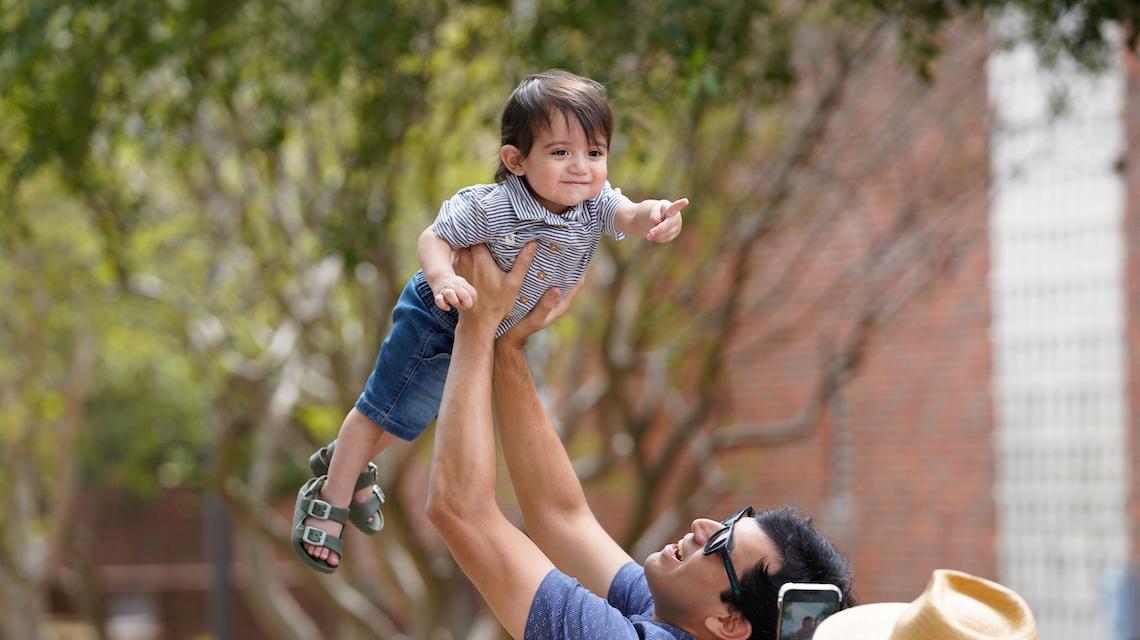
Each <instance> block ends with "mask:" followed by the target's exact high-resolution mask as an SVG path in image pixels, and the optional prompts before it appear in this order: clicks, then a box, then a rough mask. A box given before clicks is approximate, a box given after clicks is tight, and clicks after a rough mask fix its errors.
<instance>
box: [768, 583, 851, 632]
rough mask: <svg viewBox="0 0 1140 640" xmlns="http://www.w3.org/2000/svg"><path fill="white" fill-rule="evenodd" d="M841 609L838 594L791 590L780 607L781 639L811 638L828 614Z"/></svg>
mask: <svg viewBox="0 0 1140 640" xmlns="http://www.w3.org/2000/svg"><path fill="white" fill-rule="evenodd" d="M836 611H839V602H838V594H834V593H832V592H827V591H789V592H787V593H786V594H785V595H784V599H783V601H782V603H781V607H780V637H779V640H810V639H811V638H812V636H814V635H815V630H816V628H818V627H819V624H820V623H821V622H823V620H824V619H825V618H827V616H830V615H831V614H833V613H835V612H836Z"/></svg>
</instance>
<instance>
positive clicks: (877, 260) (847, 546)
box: [728, 26, 996, 601]
mask: <svg viewBox="0 0 1140 640" xmlns="http://www.w3.org/2000/svg"><path fill="white" fill-rule="evenodd" d="M983 33H984V30H983V29H980V28H978V27H977V26H974V27H972V28H970V27H961V28H958V29H955V30H952V31H951V32H950V33H949V34H948V38H947V41H948V43H949V42H952V43H953V46H952V47H948V48H947V50H946V51H945V58H944V59H943V60H941V62H940V63H939V64H938V65H937V66H936V67H935V84H934V85H933V86H931V87H929V88H926V87H923V86H922V85H921V84H920V83H918V82H917V81H916V80H915V78H914V76H913V74H912V73H911V72H910V71H909V70H907V69H902V68H899V67H898V65H897V64H896V60H895V58H894V55H895V54H894V52H893V51H888V52H884V53H883V54H882V55H881V56H880V57H879V59H878V61H877V63H876V64H875V65H874V66H873V67H872V68H871V69H870V70H869V71H868V72H867V73H864V74H861V75H860V77H858V78H856V80H855V82H853V83H852V90H851V91H850V92H849V94H848V98H847V100H846V102H845V104H844V107H843V112H842V113H841V114H840V119H839V121H838V122H837V125H838V126H836V127H834V128H833V130H832V131H831V132H830V133H829V136H830V140H829V143H828V148H829V149H835V150H836V154H835V157H834V158H831V159H829V161H828V164H829V165H831V167H830V172H831V173H832V180H833V181H834V184H835V185H836V186H835V193H834V194H831V195H829V196H827V197H824V198H822V199H821V198H819V197H818V194H816V196H815V199H816V201H817V202H818V201H822V202H823V203H824V206H822V207H819V206H817V207H816V209H815V212H814V214H811V215H809V216H807V217H806V218H805V219H804V220H802V221H800V222H797V223H796V224H794V225H791V226H789V227H788V228H786V229H785V230H783V231H782V232H781V233H780V234H779V235H778V237H777V238H776V239H775V241H774V242H773V243H771V244H770V245H769V246H768V247H767V248H766V249H765V250H764V251H763V252H762V253H763V254H764V255H763V256H761V257H760V258H759V261H760V263H761V264H758V265H757V266H758V272H759V273H760V274H761V275H760V276H759V277H758V278H757V281H756V282H755V284H754V286H756V287H758V288H762V287H764V286H765V285H766V284H767V282H766V281H765V278H769V277H770V275H769V274H772V273H774V272H776V269H775V266H776V265H778V264H780V263H781V262H782V261H786V260H788V259H789V256H790V255H792V254H793V253H794V252H795V251H796V249H797V248H798V247H799V246H800V245H801V243H803V242H805V241H811V242H814V243H815V244H816V246H815V247H813V251H815V252H816V253H817V254H818V257H817V258H816V259H814V260H812V261H811V263H810V264H809V265H807V266H806V267H805V269H806V270H807V271H806V272H805V273H804V274H803V280H802V284H801V285H800V286H799V287H798V288H797V289H796V291H794V292H793V293H792V295H791V296H790V297H789V299H788V300H787V301H786V302H785V304H784V305H783V308H782V309H781V310H779V311H778V312H776V313H774V314H773V317H772V318H767V317H758V318H756V319H755V320H754V321H753V322H751V323H750V326H749V327H748V329H747V330H746V331H743V332H742V337H741V338H740V339H741V340H742V341H743V340H747V339H748V336H749V335H753V336H754V335H764V334H765V333H766V332H767V331H768V330H769V329H771V328H772V327H773V326H774V325H778V324H779V323H781V322H786V321H787V319H788V318H789V317H793V318H796V319H797V320H796V321H795V323H794V324H795V328H796V330H795V331H794V332H793V333H791V334H790V335H788V336H787V338H786V339H785V340H784V341H783V342H781V343H780V347H781V348H779V349H778V350H777V351H775V352H772V351H770V350H769V351H760V352H756V353H751V352H748V351H746V350H744V349H737V350H735V351H734V352H733V353H732V354H731V355H730V357H729V362H728V366H729V367H730V368H731V369H732V370H734V371H737V372H738V373H737V374H735V375H734V378H735V392H734V394H733V396H732V398H731V402H732V405H733V407H734V409H735V414H736V419H737V420H740V421H752V422H761V423H762V422H769V421H775V420H779V419H781V418H787V417H789V416H792V415H794V414H795V413H796V412H797V411H798V410H799V408H800V407H801V406H802V405H803V403H804V402H805V399H806V397H807V395H808V393H809V389H810V387H811V382H812V381H813V380H814V379H815V378H816V377H817V376H818V375H819V371H820V357H819V353H820V348H821V347H820V345H821V344H825V343H830V344H832V345H842V344H843V342H844V335H845V334H846V332H848V331H849V330H850V328H851V326H850V325H851V320H852V317H853V316H854V315H855V314H856V313H858V311H859V309H861V308H863V307H864V306H865V305H866V304H867V303H868V302H867V301H868V300H869V299H872V297H873V296H878V295H883V294H885V295H886V296H887V297H888V299H891V298H890V296H892V295H898V292H899V291H904V290H906V288H907V287H908V286H909V285H911V284H913V283H916V282H922V281H924V280H925V279H927V278H928V277H929V276H928V273H927V268H928V267H927V265H925V264H924V263H925V262H926V260H927V259H928V258H931V257H935V258H938V257H943V258H945V259H946V260H947V261H948V262H947V264H948V265H949V266H948V268H947V269H946V271H945V272H943V273H942V275H941V276H939V277H937V278H936V279H934V280H933V281H931V282H930V283H929V284H928V285H926V286H920V287H918V289H919V292H918V293H917V295H915V297H913V299H912V300H911V302H910V303H909V304H908V305H907V306H906V307H904V308H903V310H902V311H901V312H899V313H898V315H897V316H895V317H894V319H893V320H892V321H891V322H890V324H889V325H887V326H886V327H885V328H883V329H882V330H881V332H880V333H879V334H878V335H877V336H876V337H875V338H874V339H873V340H872V341H871V342H870V343H869V345H868V346H867V348H866V352H865V356H864V358H863V360H862V364H861V366H860V368H859V369H858V371H857V372H856V374H855V377H854V378H853V379H852V380H851V381H850V384H848V385H847V386H846V387H844V389H843V390H842V392H841V393H840V395H839V396H838V398H836V400H835V401H834V402H833V403H832V404H831V406H830V407H829V408H828V411H827V412H826V414H825V415H824V419H823V420H822V421H821V423H820V424H818V425H817V426H816V428H815V429H814V431H813V432H812V433H811V435H810V436H809V437H806V438H803V439H801V440H799V441H796V442H793V443H790V444H787V445H783V446H780V447H773V448H766V449H762V450H753V451H751V452H748V453H741V454H739V455H738V456H737V458H736V462H735V465H734V466H735V467H736V469H737V472H736V473H734V476H733V477H734V478H737V479H739V478H741V477H743V478H746V479H747V480H746V483H745V484H744V486H742V487H741V491H740V493H741V495H742V496H753V497H752V498H751V501H752V502H753V504H756V505H757V506H760V505H765V506H774V505H778V504H786V503H792V504H797V505H799V506H800V507H801V508H802V509H804V510H805V511H806V512H808V513H810V514H812V515H814V516H815V517H816V520H817V523H818V524H819V525H820V526H821V527H822V529H823V530H824V531H825V532H827V533H828V534H829V535H831V536H832V537H833V539H834V540H836V541H837V542H838V543H839V544H840V546H841V547H842V549H843V550H844V551H845V552H846V553H847V554H848V555H849V557H850V558H851V560H852V561H853V563H854V566H855V568H856V572H857V584H856V586H857V595H858V596H859V597H860V599H862V600H864V601H876V600H910V599H912V598H914V597H915V596H916V595H917V594H918V593H920V592H921V590H922V588H923V587H924V586H925V583H926V581H927V579H928V578H929V576H930V572H931V570H933V569H935V568H939V567H952V568H956V569H962V570H965V571H969V572H972V573H976V574H981V575H985V576H994V575H995V573H996V562H995V553H994V544H995V540H994V531H995V525H994V506H993V499H992V493H991V487H992V484H993V457H992V453H991V434H992V422H993V421H992V417H991V413H992V410H991V398H990V386H989V385H990V368H991V358H990V346H989V341H988V328H989V291H988V287H987V274H988V270H989V253H988V244H987V240H986V223H987V215H988V206H987V188H988V184H989V177H988V166H989V165H988V157H987V155H986V144H987V133H986V104H987V97H986V88H985V79H984V78H985V69H984V63H985V59H986V54H987V42H986V39H985V38H984V37H983V35H982V34H983ZM825 195H826V194H825ZM836 213H838V215H836V217H835V219H834V220H833V221H831V222H830V223H829V224H830V225H831V226H830V227H829V228H828V230H827V232H826V234H825V235H824V237H822V238H814V239H812V238H810V234H811V228H812V224H813V222H814V221H815V220H817V219H818V218H817V217H818V216H826V215H835V214H836ZM907 215H913V216H914V218H915V219H917V220H918V223H917V224H918V225H919V228H921V229H922V231H920V232H918V233H917V234H916V235H907V236H906V237H907V238H909V239H908V240H907V241H906V242H907V243H913V244H906V245H904V246H902V247H899V248H897V249H896V250H895V253H890V252H888V253H887V255H886V256H883V255H880V254H881V253H882V250H881V248H880V247H878V246H876V243H877V242H878V241H880V240H881V239H882V238H884V237H887V236H889V235H890V233H891V229H893V228H896V225H898V224H901V223H900V220H904V219H906V218H904V216H907ZM948 249H952V250H950V251H948ZM943 252H946V255H943ZM868 264H870V265H871V266H868ZM891 292H894V293H891ZM903 297H904V298H905V297H906V296H903ZM887 308H890V303H888V304H887ZM758 355H763V357H764V359H763V360H762V361H761V360H757V359H756V356H758ZM743 499H746V498H744V497H742V498H740V499H737V500H735V501H734V502H739V501H740V500H743Z"/></svg>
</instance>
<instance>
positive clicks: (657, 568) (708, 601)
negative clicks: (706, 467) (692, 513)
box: [645, 517, 782, 628]
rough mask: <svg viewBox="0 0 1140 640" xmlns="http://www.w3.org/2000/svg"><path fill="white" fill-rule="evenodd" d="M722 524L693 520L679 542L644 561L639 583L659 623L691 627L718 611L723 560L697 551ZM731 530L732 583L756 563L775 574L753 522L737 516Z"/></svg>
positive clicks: (776, 558) (773, 555)
mask: <svg viewBox="0 0 1140 640" xmlns="http://www.w3.org/2000/svg"><path fill="white" fill-rule="evenodd" d="M723 526H724V525H722V524H721V523H720V522H718V521H716V520H708V519H705V518H699V519H697V520H694V521H693V523H692V526H691V527H690V530H689V533H687V534H685V535H684V536H683V537H682V538H681V539H680V540H679V541H677V542H675V543H671V544H668V545H666V546H665V548H664V549H662V550H660V551H657V552H654V553H651V554H650V555H649V557H648V558H646V560H645V579H646V581H647V582H648V583H649V591H650V592H651V593H652V594H653V600H654V605H655V607H656V609H655V614H654V615H655V616H656V617H657V618H658V619H659V620H661V621H663V622H668V623H670V624H673V625H677V626H682V627H685V628H695V627H696V626H698V625H702V624H703V620H704V619H705V618H706V617H708V616H710V615H718V613H719V612H720V611H723V608H724V607H725V605H724V604H723V603H722V602H721V601H720V593H721V592H722V591H724V590H726V589H729V588H731V587H730V584H729V582H728V574H727V573H726V572H725V566H724V560H723V559H722V558H721V556H720V554H717V553H713V554H709V555H707V556H706V555H704V554H703V553H701V549H702V548H703V547H704V545H705V542H706V541H708V539H709V538H710V537H711V536H713V535H714V534H715V533H716V532H718V531H720V530H721V529H722V528H723ZM735 526H736V528H735V529H734V531H733V535H732V549H731V551H730V553H731V557H732V564H733V567H734V568H735V569H736V578H737V580H738V581H739V580H740V578H741V576H742V575H743V574H744V573H745V572H746V571H748V570H749V569H751V568H752V567H755V566H756V564H757V563H758V562H761V561H765V562H767V565H768V571H769V572H775V571H779V570H780V566H781V563H782V561H781V558H780V553H779V550H778V549H777V548H776V545H775V543H773V542H772V539H771V538H769V537H768V534H767V533H765V532H764V530H763V529H761V528H760V525H759V524H757V522H756V520H755V519H754V518H748V517H746V518H742V519H741V520H739V521H738V522H737V523H736V525H735Z"/></svg>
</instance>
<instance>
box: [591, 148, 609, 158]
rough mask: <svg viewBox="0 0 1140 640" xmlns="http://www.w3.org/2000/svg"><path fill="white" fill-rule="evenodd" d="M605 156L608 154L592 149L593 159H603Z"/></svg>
mask: <svg viewBox="0 0 1140 640" xmlns="http://www.w3.org/2000/svg"><path fill="white" fill-rule="evenodd" d="M604 155H606V152H605V151H602V150H601V149H590V157H591V158H601V157H602V156H604Z"/></svg>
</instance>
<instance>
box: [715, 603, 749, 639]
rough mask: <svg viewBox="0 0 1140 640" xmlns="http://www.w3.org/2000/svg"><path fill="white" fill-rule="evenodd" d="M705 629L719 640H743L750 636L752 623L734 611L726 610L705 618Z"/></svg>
mask: <svg viewBox="0 0 1140 640" xmlns="http://www.w3.org/2000/svg"><path fill="white" fill-rule="evenodd" d="M705 628H706V629H708V630H709V632H710V633H712V634H713V636H714V637H716V638H719V639H720V640H744V639H745V638H748V637H750V636H751V635H752V623H751V622H749V621H748V618H745V617H744V614H743V613H741V612H739V611H737V610H736V609H731V608H727V607H726V610H725V611H722V612H721V615H717V616H709V617H707V618H705Z"/></svg>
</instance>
